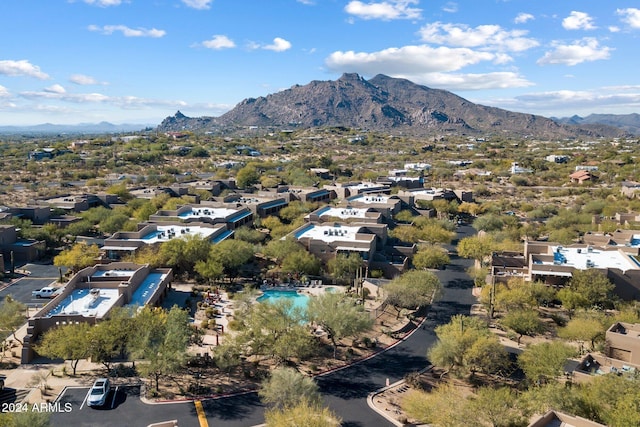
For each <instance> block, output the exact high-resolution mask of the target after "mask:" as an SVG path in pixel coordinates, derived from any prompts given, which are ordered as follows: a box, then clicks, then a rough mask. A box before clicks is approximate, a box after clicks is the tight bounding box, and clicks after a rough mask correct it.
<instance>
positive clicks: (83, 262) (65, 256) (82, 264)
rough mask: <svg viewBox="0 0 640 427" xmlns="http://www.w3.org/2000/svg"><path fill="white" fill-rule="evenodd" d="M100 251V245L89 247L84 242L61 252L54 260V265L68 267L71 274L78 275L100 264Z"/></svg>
mask: <svg viewBox="0 0 640 427" xmlns="http://www.w3.org/2000/svg"><path fill="white" fill-rule="evenodd" d="M99 256H100V249H99V248H98V245H87V244H86V243H84V242H80V243H76V244H75V245H73V247H72V248H71V249H66V250H64V251H62V252H60V254H59V255H56V256H55V257H54V258H53V265H55V266H58V267H61V266H64V267H67V268H68V269H69V270H71V272H73V273H77V272H78V271H80V270H82V269H83V268H86V267H91V266H93V265H96V264H98V258H99Z"/></svg>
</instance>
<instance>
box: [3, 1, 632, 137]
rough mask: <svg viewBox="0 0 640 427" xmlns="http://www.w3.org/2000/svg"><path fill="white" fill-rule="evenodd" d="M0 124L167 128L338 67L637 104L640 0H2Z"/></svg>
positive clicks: (541, 97)
mask: <svg viewBox="0 0 640 427" xmlns="http://www.w3.org/2000/svg"><path fill="white" fill-rule="evenodd" d="M0 17H2V25H0V40H1V41H0V125H34V124H41V123H55V124H78V123H97V122H101V121H108V122H111V123H114V124H121V123H135V124H146V125H147V124H148V125H157V124H159V123H160V122H161V121H162V120H163V119H164V118H165V117H167V116H171V115H173V114H175V112H176V111H177V110H180V111H181V112H182V113H183V114H185V115H187V116H190V117H199V116H219V115H221V114H223V113H224V112H226V111H228V110H230V109H232V108H233V107H234V106H235V105H236V104H237V103H239V102H241V101H242V100H243V99H246V98H256V97H259V96H266V95H268V94H271V93H275V92H278V91H281V90H284V89H287V88H290V87H292V86H294V85H305V84H307V83H309V82H311V81H313V80H325V81H326V80H336V79H338V78H339V77H340V76H341V75H342V74H343V73H358V74H360V75H361V76H363V77H364V78H366V79H369V78H372V77H374V76H375V75H377V74H386V75H388V76H391V77H400V78H406V79H408V80H411V81H413V82H415V83H418V84H421V85H425V86H428V87H431V88H438V89H445V90H449V91H451V92H453V93H455V94H457V95H459V96H462V97H463V98H466V99H468V100H469V101H472V102H475V103H479V104H483V105H489V106H494V107H500V108H504V109H508V110H512V111H518V112H525V113H531V114H540V115H543V116H546V117H566V116H572V115H574V114H578V115H581V116H586V115H589V114H591V113H610V114H629V113H640V73H639V72H638V56H639V55H638V54H639V53H640V5H639V4H638V1H637V0H609V1H595V0H590V1H585V0H579V1H577V0H560V1H549V0H527V1H524V0H458V1H446V0H444V1H442V0H371V1H368V0H364V1H360V0H2V1H1V2H0Z"/></svg>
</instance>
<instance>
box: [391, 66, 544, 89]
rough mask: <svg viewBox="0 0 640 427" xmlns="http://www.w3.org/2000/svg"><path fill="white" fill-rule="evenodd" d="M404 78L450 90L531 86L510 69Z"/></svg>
mask: <svg viewBox="0 0 640 427" xmlns="http://www.w3.org/2000/svg"><path fill="white" fill-rule="evenodd" d="M394 77H399V76H394ZM406 78H407V79H409V80H411V81H413V82H414V83H419V84H423V85H426V86H431V87H436V88H441V89H446V90H450V91H463V90H488V89H508V88H515V87H527V86H533V83H532V82H530V81H528V80H527V79H526V78H524V77H523V76H521V75H520V74H518V73H513V72H510V71H505V72H495V73H485V74H457V73H428V74H424V75H421V76H420V75H416V76H406Z"/></svg>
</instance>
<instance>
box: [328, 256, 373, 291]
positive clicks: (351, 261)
mask: <svg viewBox="0 0 640 427" xmlns="http://www.w3.org/2000/svg"><path fill="white" fill-rule="evenodd" d="M363 265H364V262H363V261H362V257H361V256H360V255H358V254H357V253H355V252H350V253H349V254H348V255H347V254H337V255H336V256H335V258H332V259H330V260H329V262H327V269H328V270H329V273H330V274H331V276H332V277H334V278H335V279H337V280H338V281H340V282H342V283H348V284H352V283H353V280H354V279H355V277H356V274H357V272H358V270H360V269H361V268H362V266H363Z"/></svg>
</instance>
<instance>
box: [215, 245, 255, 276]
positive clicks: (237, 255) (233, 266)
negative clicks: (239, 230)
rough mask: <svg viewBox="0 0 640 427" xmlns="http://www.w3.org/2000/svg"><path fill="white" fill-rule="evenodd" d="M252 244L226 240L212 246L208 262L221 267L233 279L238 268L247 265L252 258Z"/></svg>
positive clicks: (253, 252) (253, 251) (253, 250)
mask: <svg viewBox="0 0 640 427" xmlns="http://www.w3.org/2000/svg"><path fill="white" fill-rule="evenodd" d="M254 254H255V249H254V247H253V245H252V244H250V243H247V242H243V241H242V240H233V239H227V240H223V241H222V242H220V243H218V244H217V245H213V246H212V247H211V250H210V252H209V261H213V262H215V263H218V264H220V265H222V268H223V269H224V273H225V275H226V276H227V277H230V278H231V279H233V278H235V277H236V276H237V275H238V273H239V271H240V267H242V266H243V265H244V264H246V263H248V262H249V261H250V260H251V259H252V258H253V256H254Z"/></svg>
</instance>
